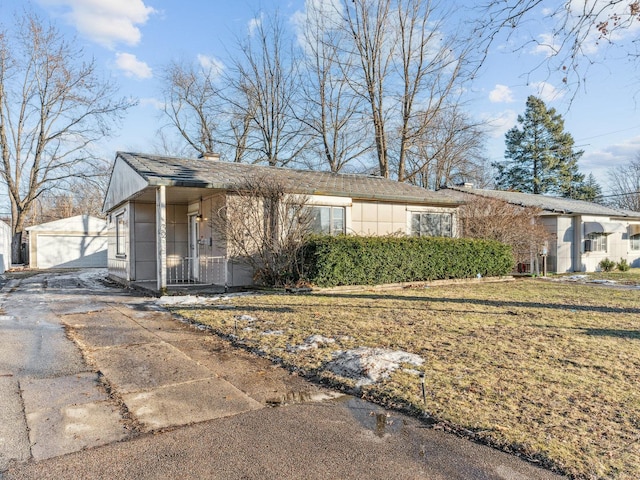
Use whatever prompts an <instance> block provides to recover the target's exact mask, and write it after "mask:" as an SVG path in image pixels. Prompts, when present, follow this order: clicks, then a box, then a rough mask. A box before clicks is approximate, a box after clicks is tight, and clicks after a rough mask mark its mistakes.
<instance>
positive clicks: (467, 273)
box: [303, 235, 514, 287]
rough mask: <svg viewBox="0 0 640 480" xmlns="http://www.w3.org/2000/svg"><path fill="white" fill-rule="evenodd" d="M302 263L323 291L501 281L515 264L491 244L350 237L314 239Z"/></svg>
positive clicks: (503, 247) (502, 247)
mask: <svg viewBox="0 0 640 480" xmlns="http://www.w3.org/2000/svg"><path fill="white" fill-rule="evenodd" d="M303 262H304V265H303V271H304V272H305V276H306V278H307V280H308V281H309V282H311V283H312V284H314V285H317V286H319V287H333V286H337V285H380V284H384V283H398V282H415V281H426V280H440V279H448V278H472V277H476V276H477V275H478V274H480V275H482V276H483V277H485V276H500V275H507V274H509V273H510V272H511V271H512V268H513V265H514V260H513V255H512V253H511V247H509V246H507V245H504V244H501V243H498V242H495V241H490V240H474V239H467V238H442V237H422V238H418V237H358V236H346V235H345V236H317V237H313V238H311V239H310V240H309V241H308V242H307V243H306V245H305V247H304V255H303Z"/></svg>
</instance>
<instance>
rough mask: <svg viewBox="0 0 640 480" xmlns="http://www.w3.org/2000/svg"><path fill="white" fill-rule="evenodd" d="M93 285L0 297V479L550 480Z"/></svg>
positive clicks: (22, 287) (31, 288)
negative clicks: (405, 479) (345, 479)
mask: <svg viewBox="0 0 640 480" xmlns="http://www.w3.org/2000/svg"><path fill="white" fill-rule="evenodd" d="M103 276H104V271H100V270H93V271H91V270H88V271H78V272H66V273H65V272H63V273H55V272H53V273H41V274H38V275H35V276H32V277H25V278H17V279H13V280H10V281H9V282H7V283H6V285H5V286H4V288H3V290H2V293H1V295H0V302H1V305H2V309H3V311H2V315H1V316H0V478H2V479H4V478H6V479H9V478H34V479H35V478H110V479H113V478H167V477H179V478H225V479H226V478H429V479H432V478H433V479H440V478H442V479H444V478H447V479H455V478H460V479H463V478H465V479H466V478H474V479H475V478H479V479H485V478H486V479H551V478H559V477H556V476H554V475H553V474H552V473H550V472H548V471H545V470H541V469H538V468H536V467H535V466H534V465H531V464H529V463H526V462H523V461H521V460H520V459H518V458H516V457H513V456H510V455H507V454H505V453H502V452H498V451H496V450H493V449H490V448H488V447H484V446H481V445H477V444H474V443H471V442H468V441H466V440H464V439H460V438H458V437H455V436H453V435H449V434H446V433H444V432H441V431H436V430H433V429H430V428H426V427H425V425H423V424H422V423H420V422H419V421H418V420H417V419H414V418H410V417H407V416H404V415H401V414H399V413H397V412H393V411H387V410H385V409H383V408H381V407H378V406H375V405H373V404H370V403H367V402H364V401H362V400H359V399H356V398H353V397H351V396H345V395H341V394H339V393H337V392H333V391H330V390H328V389H324V388H321V387H319V386H317V385H314V384H311V383H309V382H307V381H305V380H304V379H302V378H300V377H298V376H296V375H295V374H291V373H289V372H288V371H286V370H284V369H282V368H280V367H279V366H276V365H273V364H271V363H270V362H269V361H267V360H266V359H264V358H260V357H257V356H255V355H252V354H250V353H248V352H245V351H243V350H238V349H235V348H233V347H232V346H231V345H230V344H229V343H228V342H226V341H225V340H223V339H220V338H218V337H216V336H214V335H211V334H210V333H207V332H203V331H201V330H199V329H197V328H194V327H193V326H191V325H188V324H186V323H183V322H180V321H179V320H177V319H175V318H173V317H172V316H171V315H170V314H169V313H168V312H166V311H164V310H162V309H159V308H158V307H157V306H156V304H155V301H154V299H152V298H148V297H143V296H140V295H137V294H135V293H132V292H128V291H125V290H122V289H120V288H115V287H109V286H106V285H105V284H103V283H102V282H101V278H102V277H103ZM274 405H278V408H273V406H274Z"/></svg>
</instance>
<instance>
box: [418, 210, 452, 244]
mask: <svg viewBox="0 0 640 480" xmlns="http://www.w3.org/2000/svg"><path fill="white" fill-rule="evenodd" d="M415 216H419V220H418V222H419V224H420V227H419V228H420V229H419V230H418V231H416V229H415V218H416V217H415ZM428 216H431V217H432V218H435V217H439V225H438V228H437V230H438V231H437V232H436V235H432V234H431V233H432V232H427V231H424V230H423V229H422V226H423V225H424V224H425V223H427V220H426V218H428ZM423 217H424V219H425V220H424V221H423ZM444 218H448V230H447V226H445V227H444V228H445V230H444V231H443V219H444ZM446 223H447V222H445V224H446ZM409 228H410V232H411V236H413V237H446V238H452V237H453V214H452V213H450V212H429V211H410V212H409Z"/></svg>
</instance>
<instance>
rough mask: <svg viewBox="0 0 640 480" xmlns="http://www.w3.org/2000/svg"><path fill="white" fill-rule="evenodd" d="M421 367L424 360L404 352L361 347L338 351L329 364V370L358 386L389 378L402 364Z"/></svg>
mask: <svg viewBox="0 0 640 480" xmlns="http://www.w3.org/2000/svg"><path fill="white" fill-rule="evenodd" d="M406 363H408V364H410V365H414V366H420V365H422V364H423V363H424V359H423V358H422V357H420V356H419V355H415V354H413V353H408V352H404V351H402V350H387V349H384V348H366V347H359V348H356V349H353V350H347V351H338V352H335V353H334V359H333V360H332V361H331V362H329V363H328V364H327V370H329V371H330V372H333V373H335V374H336V375H340V376H341V377H346V378H351V379H353V380H356V386H362V385H370V384H372V383H375V382H377V381H379V380H381V379H384V378H387V377H388V376H389V375H390V374H391V373H392V372H393V371H395V370H397V369H398V368H400V365H401V364H406Z"/></svg>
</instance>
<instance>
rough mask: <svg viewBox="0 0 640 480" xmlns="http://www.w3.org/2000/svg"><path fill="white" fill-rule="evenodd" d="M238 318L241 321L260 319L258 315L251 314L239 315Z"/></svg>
mask: <svg viewBox="0 0 640 480" xmlns="http://www.w3.org/2000/svg"><path fill="white" fill-rule="evenodd" d="M236 320H238V321H239V322H255V321H256V320H258V319H257V318H256V317H252V316H251V315H238V316H237V317H236Z"/></svg>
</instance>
